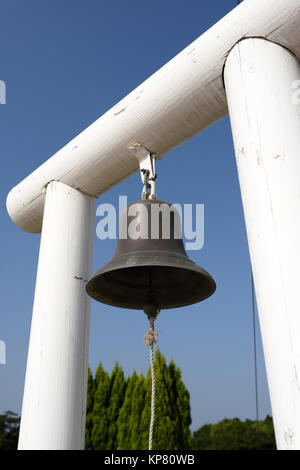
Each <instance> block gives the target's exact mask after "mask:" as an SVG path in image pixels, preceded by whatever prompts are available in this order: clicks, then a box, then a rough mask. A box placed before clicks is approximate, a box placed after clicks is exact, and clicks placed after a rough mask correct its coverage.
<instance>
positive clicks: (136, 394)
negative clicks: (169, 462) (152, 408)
mask: <svg viewBox="0 0 300 470" xmlns="http://www.w3.org/2000/svg"><path fill="white" fill-rule="evenodd" d="M145 396H146V379H145V377H144V376H143V375H142V374H141V375H140V376H139V377H138V379H137V380H136V382H135V386H134V388H133V392H132V407H131V416H130V419H129V429H130V444H129V446H130V447H129V449H132V450H138V449H142V431H143V430H142V427H141V425H142V420H141V418H142V413H143V410H144V408H145Z"/></svg>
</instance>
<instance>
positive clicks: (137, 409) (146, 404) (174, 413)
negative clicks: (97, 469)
mask: <svg viewBox="0 0 300 470" xmlns="http://www.w3.org/2000/svg"><path fill="white" fill-rule="evenodd" d="M155 378H156V417H155V426H154V438H153V449H164V450H168V449H169V450H176V449H180V450H187V449H191V446H192V438H191V433H190V429H189V426H190V424H191V415H190V403H189V393H188V391H187V390H186V388H185V386H184V383H183V382H182V379H181V373H180V370H179V369H178V368H176V366H175V364H174V362H173V361H172V362H171V363H170V365H169V366H168V365H167V363H166V359H165V358H164V357H163V356H162V354H161V353H160V352H159V350H157V351H156V356H155ZM89 380H90V379H89ZM95 382H96V385H95V386H94V387H92V386H91V384H89V387H88V389H89V393H90V394H92V393H94V399H92V398H91V397H89V398H88V404H90V403H92V402H93V403H94V404H93V409H92V414H91V412H90V407H89V405H88V410H87V424H88V426H89V427H90V424H91V423H92V430H89V431H87V434H86V449H91V448H92V449H107V450H108V449H119V450H137V449H147V448H148V440H149V425H150V413H151V390H152V389H151V371H150V369H149V372H148V374H147V378H146V379H145V377H144V376H143V375H140V376H138V375H137V374H136V372H134V373H133V375H132V376H131V377H129V378H128V379H127V381H125V378H124V374H123V371H122V369H121V368H120V366H119V365H118V364H116V366H115V368H114V370H113V372H112V375H111V378H110V379H109V376H108V374H106V373H105V372H104V371H103V368H102V366H101V364H100V366H99V368H98V370H97V373H96V378H95ZM108 382H109V385H108ZM90 435H91V436H92V437H91V439H90V438H89V436H90ZM91 442H92V445H91V444H90V443H91Z"/></svg>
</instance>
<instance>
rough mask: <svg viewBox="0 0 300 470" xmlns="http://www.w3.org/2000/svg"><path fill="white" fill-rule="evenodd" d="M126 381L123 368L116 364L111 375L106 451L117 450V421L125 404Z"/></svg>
mask: <svg viewBox="0 0 300 470" xmlns="http://www.w3.org/2000/svg"><path fill="white" fill-rule="evenodd" d="M125 389H126V381H125V377H124V373H123V370H122V368H121V367H120V366H119V364H118V363H116V365H115V368H114V370H113V371H112V375H111V383H110V390H111V391H110V398H109V408H108V421H109V424H108V437H107V447H106V449H117V432H118V428H117V421H118V417H119V413H120V409H121V406H122V404H123V402H124V396H125Z"/></svg>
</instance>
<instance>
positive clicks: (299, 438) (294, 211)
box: [224, 38, 300, 449]
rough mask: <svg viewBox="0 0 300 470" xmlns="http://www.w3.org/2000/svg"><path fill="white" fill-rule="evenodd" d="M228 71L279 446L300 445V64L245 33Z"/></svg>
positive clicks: (245, 208)
mask: <svg viewBox="0 0 300 470" xmlns="http://www.w3.org/2000/svg"><path fill="white" fill-rule="evenodd" d="M224 78H225V86H226V93H227V99H228V106H229V113H230V120H231V126H232V132H233V139H234V146H235V153H236V160H237V167H238V174H239V180H240V187H241V193H242V201H243V206H244V213H245V220H246V227H247V234H248V241H249V248H250V255H251V262H252V268H253V274H254V282H255V290H256V295H257V301H258V310H259V318H260V327H261V332H262V339H263V347H264V355H265V361H266V368H267V375H268V383H269V390H270V396H271V404H272V413H273V418H274V422H275V431H276V440H277V447H278V448H279V449H300V105H299V103H298V104H297V99H296V98H297V97H296V96H295V88H293V84H294V86H295V82H296V81H297V80H300V65H299V62H298V61H297V59H296V58H295V56H294V55H293V54H292V53H290V52H289V51H288V50H286V49H284V48H283V47H281V46H279V45H276V44H274V43H271V42H268V41H267V40H265V39H258V38H257V39H254V38H251V39H245V40H242V41H241V42H239V43H238V44H237V45H236V46H235V47H234V48H233V50H232V51H231V52H230V54H229V57H228V59H227V62H226V66H225V75H224ZM298 85H299V83H298ZM293 94H294V96H293ZM298 98H299V93H298ZM298 101H299V100H298ZM233 295H234V292H233Z"/></svg>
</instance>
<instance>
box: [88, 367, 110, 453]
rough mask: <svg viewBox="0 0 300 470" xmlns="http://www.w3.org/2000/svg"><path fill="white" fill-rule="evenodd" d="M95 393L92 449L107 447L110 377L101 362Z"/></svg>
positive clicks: (96, 378)
mask: <svg viewBox="0 0 300 470" xmlns="http://www.w3.org/2000/svg"><path fill="white" fill-rule="evenodd" d="M94 387H95V394H94V404H93V417H92V423H93V425H92V433H91V446H92V448H93V449H97V450H99V449H104V450H106V449H107V441H108V427H109V413H108V410H109V400H110V378H109V375H108V373H107V372H105V371H104V370H103V367H102V364H101V363H100V364H99V367H98V369H97V372H96V377H95V384H94Z"/></svg>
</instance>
